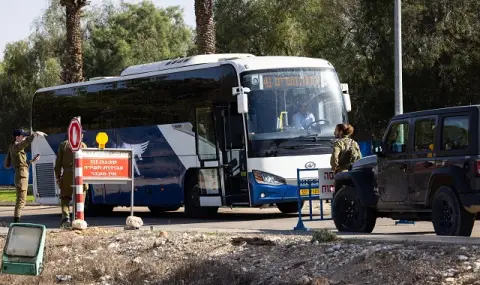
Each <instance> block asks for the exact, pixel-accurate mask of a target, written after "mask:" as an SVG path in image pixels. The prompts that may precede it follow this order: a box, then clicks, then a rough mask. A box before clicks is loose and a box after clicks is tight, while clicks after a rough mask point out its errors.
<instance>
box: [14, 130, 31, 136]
mask: <svg viewBox="0 0 480 285" xmlns="http://www.w3.org/2000/svg"><path fill="white" fill-rule="evenodd" d="M12 135H13V136H14V137H18V136H25V137H28V136H29V135H30V133H28V132H25V131H24V130H22V129H16V130H14V131H13V133H12Z"/></svg>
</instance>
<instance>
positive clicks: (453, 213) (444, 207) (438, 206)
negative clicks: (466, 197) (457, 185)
mask: <svg viewBox="0 0 480 285" xmlns="http://www.w3.org/2000/svg"><path fill="white" fill-rule="evenodd" d="M432 223H433V228H434V229H435V233H436V234H437V235H439V236H470V235H471V234H472V229H473V225H474V223H475V214H471V213H469V212H467V211H466V210H465V209H464V208H463V206H462V205H461V204H460V201H459V199H458V196H457V195H456V193H455V192H454V191H453V190H452V188H450V187H448V186H442V187H440V188H439V189H438V190H437V192H436V193H435V196H434V197H433V200H432Z"/></svg>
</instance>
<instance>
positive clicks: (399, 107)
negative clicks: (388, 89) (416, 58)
mask: <svg viewBox="0 0 480 285" xmlns="http://www.w3.org/2000/svg"><path fill="white" fill-rule="evenodd" d="M394 17H395V20H394V22H395V27H394V28H395V115H399V114H403V90H402V1H401V0H395V12H394Z"/></svg>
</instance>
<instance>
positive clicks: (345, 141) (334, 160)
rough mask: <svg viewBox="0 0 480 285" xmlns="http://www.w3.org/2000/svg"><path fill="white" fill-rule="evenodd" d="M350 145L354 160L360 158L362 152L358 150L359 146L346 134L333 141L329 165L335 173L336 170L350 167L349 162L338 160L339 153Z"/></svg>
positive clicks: (340, 170) (339, 170)
mask: <svg viewBox="0 0 480 285" xmlns="http://www.w3.org/2000/svg"><path fill="white" fill-rule="evenodd" d="M350 147H351V150H352V155H353V158H354V161H357V160H359V159H361V158H362V153H361V152H360V146H359V145H358V143H357V142H356V141H354V140H353V139H351V138H349V137H348V136H344V137H342V138H340V139H337V140H336V141H335V142H334V143H333V154H332V157H331V159H330V166H331V167H332V170H333V171H334V172H335V174H336V173H338V172H343V171H348V169H349V168H350V166H351V165H350V163H348V162H345V161H340V154H341V153H343V152H344V151H346V150H348V148H350Z"/></svg>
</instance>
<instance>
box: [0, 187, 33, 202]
mask: <svg viewBox="0 0 480 285" xmlns="http://www.w3.org/2000/svg"><path fill="white" fill-rule="evenodd" d="M16 199H17V193H16V192H15V189H14V188H12V189H1V190H0V203H6V202H7V203H15V201H16ZM34 201H35V199H34V197H33V195H27V203H28V202H34Z"/></svg>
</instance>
